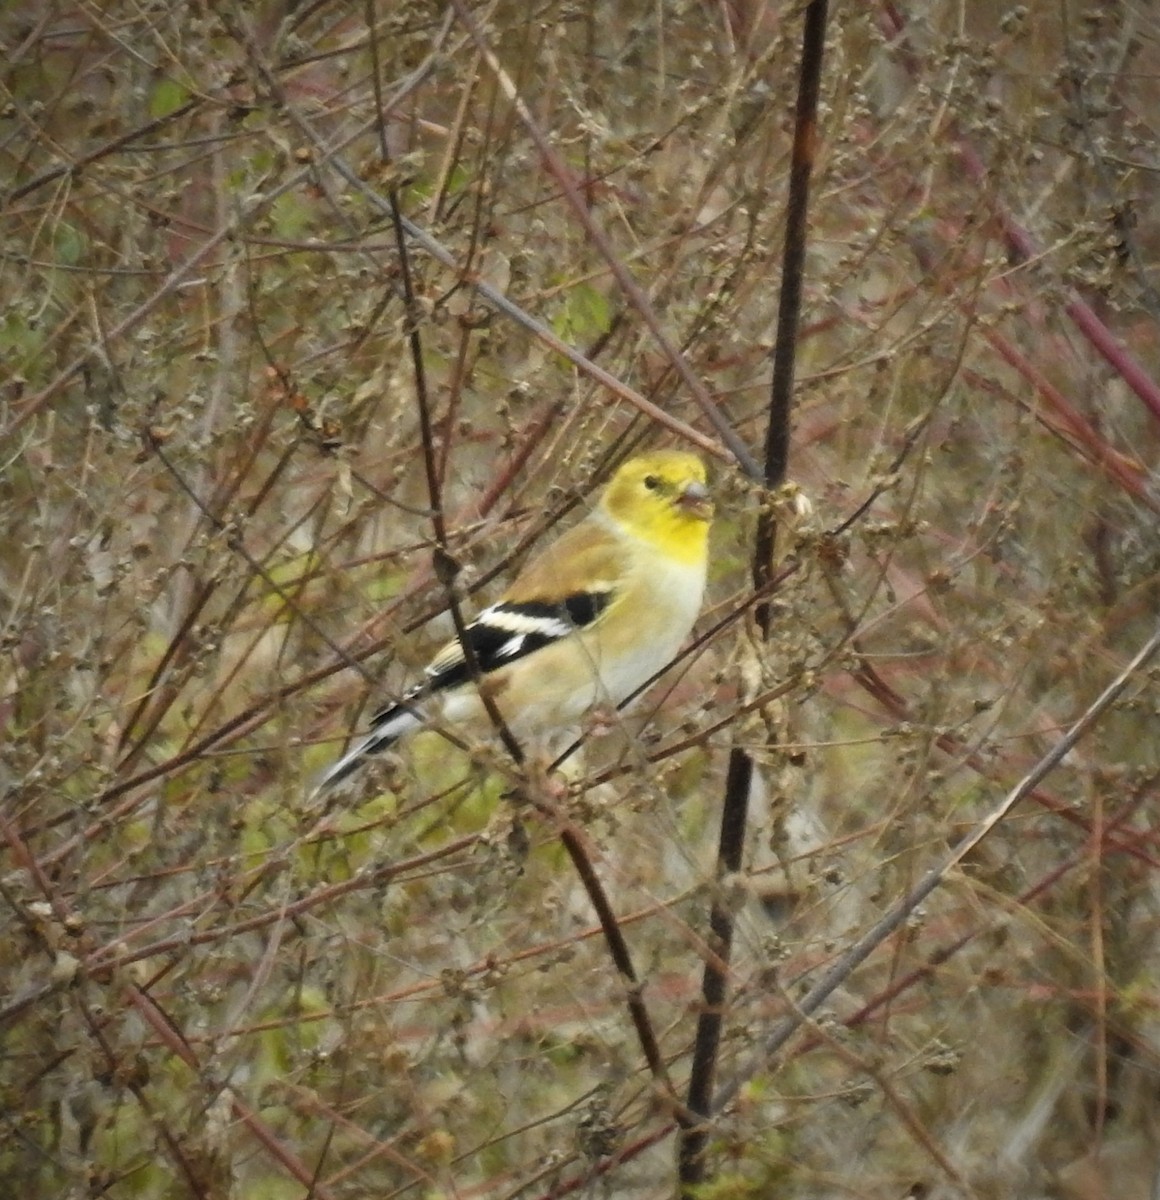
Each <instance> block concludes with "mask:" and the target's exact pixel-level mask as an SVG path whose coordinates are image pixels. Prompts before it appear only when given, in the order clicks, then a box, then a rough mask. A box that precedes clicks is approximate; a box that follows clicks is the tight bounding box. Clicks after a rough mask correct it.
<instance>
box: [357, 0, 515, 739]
mask: <svg viewBox="0 0 1160 1200" xmlns="http://www.w3.org/2000/svg"><path fill="white" fill-rule="evenodd" d="M374 17H375V11H374V3H373V0H367V2H366V21H367V29H368V30H369V32H370V49H371V68H372V72H371V73H372V79H373V84H374V90H375V107H376V109H377V111H378V112H379V114H380V118H379V130H378V132H379V154H380V155H381V156H382V159H383V162H384V163H389V162H390V161H391V150H390V145H389V143H388V141H387V127H386V124H385V122H384V121H383V119H382V116H381V114H382V113H383V112H384V107H383V97H382V83H381V81H380V77H379V55H378V38H377V35H376V32H375V20H374ZM387 199H388V201H389V205H390V215H391V227H392V229H393V231H394V235H395V247H396V249H397V251H398V255H399V277H400V281H401V285H402V291H403V303H404V306H405V308H406V312H407V345H408V348H409V349H410V352H411V367H412V370H413V371H414V373H415V401H416V404H417V405H418V409H419V436H420V439H421V440H422V443H423V469H424V472H425V474H426V478H427V496H428V502H429V504H430V508H431V528H432V531H433V533H434V535H435V539H434V540H435V551H434V568H435V577H436V579H438V580H439V582H440V583H441V584H442V585H443V588H444V590H445V592H446V594H447V608H448V610H449V611H450V613H451V621H452V624H453V625H454V626H455V636H456V637H457V638H458V639H459V644H460V645H461V646H462V647H463V657H464V659H465V660H466V662H467V666H468V668H469V670H470V671H471V674H472V677H473V678H475V679H478V678H479V666H478V664H477V663H476V661H475V651H474V650H473V649H472V645H471V641H470V639H469V638H468V637H467V635H466V628H467V625H466V622H465V621H464V619H463V612H462V610H461V609H460V607H459V601H458V598H457V597H456V595H455V590H454V583H455V576H456V575H458V574H459V564H458V563H457V562H456V561H455V559H454V558H453V557H452V555H451V552H450V551H449V550H448V549H447V525H446V522H445V521H444V519H443V496H442V484H441V480H440V458H442V460H443V461H444V462H445V461H446V449H447V447H444V454H443V455H442V456H440V455H437V454H436V451H435V429H434V426H433V424H432V421H431V397H430V393H429V392H428V390H427V371H426V369H425V367H424V366H423V342H422V339H421V337H420V335H419V329H420V326H421V323H422V310H421V309H420V307H419V304H418V301H417V300H416V299H415V287H414V283H413V281H412V278H411V259H410V255H409V254H408V252H407V238H406V232H405V229H404V219H403V213H402V209H401V207H400V204H399V189H398V187H397V185H396V184H394V183H392V184H391V186H390V187H389V188H388V189H387ZM448 436H450V433H448ZM480 699H481V700H482V702H483V707H484V709H485V710H486V712H487V715H488V718H489V719H490V720H491V723H492V725H494V727H495V729H496V732H497V733H498V734H499V737H500V740H501V741H502V742H503V744H504V747H505V748H506V749H507V751H508V753H509V754H510V755H511V756H512V758H513V759H514V760H515V761H516V762H517V763H522V762H523V761H524V753H523V749H522V748H521V746H520V744H519V742H518V741H516V738H515V736H514V734H513V733H512V732H511V730H510V729H509V728H508V726H507V723H506V722H505V721H504V719H503V716H502V714H501V713H500V711H499V709H497V708H496V706H495V702H494V700H492V698H491V697H490V696H489V695H487V693H485V692H482V691H481V692H480Z"/></svg>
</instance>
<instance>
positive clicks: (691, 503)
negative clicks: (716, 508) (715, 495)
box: [677, 480, 713, 521]
mask: <svg viewBox="0 0 1160 1200" xmlns="http://www.w3.org/2000/svg"><path fill="white" fill-rule="evenodd" d="M677 506H678V507H679V508H681V509H683V510H684V511H685V512H687V513H689V514H690V515H692V516H694V517H700V519H701V520H702V521H708V520H710V519H711V518H712V516H713V501H712V498H711V497H710V496H709V489H708V488H707V487H706V486H705V485H704V484H703V483H699V482H697V481H696V480H694V481H693V482H692V483H687V484H685V486H684V487H683V488H682V489H681V494H680V495H679V496H678V497H677Z"/></svg>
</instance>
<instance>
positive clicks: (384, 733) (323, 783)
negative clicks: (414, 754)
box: [314, 696, 423, 794]
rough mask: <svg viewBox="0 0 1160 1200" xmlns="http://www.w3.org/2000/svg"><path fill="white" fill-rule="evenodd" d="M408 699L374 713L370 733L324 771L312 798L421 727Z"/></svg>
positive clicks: (421, 721) (421, 719)
mask: <svg viewBox="0 0 1160 1200" xmlns="http://www.w3.org/2000/svg"><path fill="white" fill-rule="evenodd" d="M410 699H411V697H409V696H408V697H405V698H404V699H403V701H402V702H401V703H399V704H394V705H392V706H391V707H390V708H384V709H383V710H382V712H377V713H375V715H374V717H373V718H372V719H371V728H370V732H369V733H367V734H365V735H364V736H363V737H361V738H359V740H358V741H357V742H355V743H354V745H353V746H351V748H350V749H349V750H348V751H347V752H346V753H345V754H344V755H343V756H342V757H341V758H340V759H339V760H338V761H337V762H336V763H332V764H331V766H329V767H327V769H326V770H325V771H324V772H323V773H322V775H321V776H320V777H319V779H318V782H317V784H315V787H314V791H315V794H318V793H319V792H325V791H327V790H328V789H329V788H332V787H334V786H335V785H336V784H339V783H341V782H342V781H343V780H344V779H346V778H347V777H348V776H350V775H353V774H354V773H355V771H357V770H358V769H359V767H361V766H362V765H363V762H364V761H365V760H366V759H368V758H370V757H372V756H373V755H375V754H382V753H383V751H384V750H387V749H388V748H389V747H390V746H392V745H393V744H394V743H395V742H397V741H398V740H399V738H401V737H402V736H403V735H404V734H405V733H410V732H411V730H413V729H418V728H419V726H420V725H422V724H423V718H422V717H421V716H420V714H419V712H418V711H417V710H416V708H415V707H414V705H413V704H411V703H409V701H410Z"/></svg>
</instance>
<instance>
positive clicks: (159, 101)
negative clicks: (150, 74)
mask: <svg viewBox="0 0 1160 1200" xmlns="http://www.w3.org/2000/svg"><path fill="white" fill-rule="evenodd" d="M188 99H189V93H188V92H187V91H186V90H185V88H183V87H182V86H181V84H180V83H178V82H177V81H176V80H174V79H160V80H158V81H157V83H156V84H155V85H154V87H153V91H152V93H151V94H150V96H149V115H150V116H151V117H167V116H169V114H170V113H173V112H176V111H177V110H178V109H179V108H180V107H181V106H182V105H183V104H184V103H185V102H186V101H187V100H188Z"/></svg>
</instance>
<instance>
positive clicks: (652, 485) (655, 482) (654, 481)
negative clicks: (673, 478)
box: [644, 475, 661, 492]
mask: <svg viewBox="0 0 1160 1200" xmlns="http://www.w3.org/2000/svg"><path fill="white" fill-rule="evenodd" d="M644 486H645V487H646V488H648V490H649V491H650V492H655V491H656V490H657V488H659V487H660V486H661V481H660V480H659V479H658V478H657V477H656V476H655V475H646V476H645V477H644Z"/></svg>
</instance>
